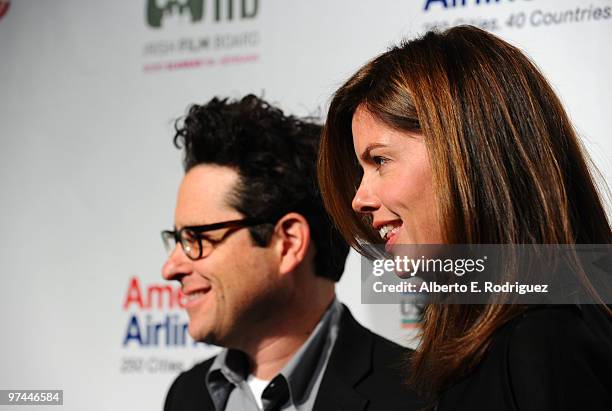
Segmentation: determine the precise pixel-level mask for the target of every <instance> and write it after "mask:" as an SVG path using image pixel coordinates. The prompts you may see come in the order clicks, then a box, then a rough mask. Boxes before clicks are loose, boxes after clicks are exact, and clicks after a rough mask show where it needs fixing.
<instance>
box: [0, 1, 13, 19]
mask: <svg viewBox="0 0 612 411" xmlns="http://www.w3.org/2000/svg"><path fill="white" fill-rule="evenodd" d="M10 6H11V2H10V1H2V0H0V20H2V18H3V17H4V16H5V15H6V13H8V9H9V7H10Z"/></svg>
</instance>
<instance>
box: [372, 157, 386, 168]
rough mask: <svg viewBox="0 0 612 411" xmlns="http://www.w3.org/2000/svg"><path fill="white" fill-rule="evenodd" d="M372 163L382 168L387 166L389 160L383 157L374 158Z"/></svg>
mask: <svg viewBox="0 0 612 411" xmlns="http://www.w3.org/2000/svg"><path fill="white" fill-rule="evenodd" d="M372 161H373V162H374V164H376V165H377V166H379V167H380V166H382V165H384V164H386V163H387V161H388V160H387V159H386V158H384V157H381V156H374V157H372Z"/></svg>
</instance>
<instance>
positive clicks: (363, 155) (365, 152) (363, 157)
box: [359, 143, 387, 161]
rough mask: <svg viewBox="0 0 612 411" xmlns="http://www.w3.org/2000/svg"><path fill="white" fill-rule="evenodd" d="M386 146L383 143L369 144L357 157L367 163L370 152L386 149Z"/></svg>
mask: <svg viewBox="0 0 612 411" xmlns="http://www.w3.org/2000/svg"><path fill="white" fill-rule="evenodd" d="M386 146H387V145H386V144H383V143H371V144H369V145H368V146H367V147H366V148H365V150H363V153H361V155H360V156H359V157H360V158H361V160H362V161H367V160H369V159H370V152H371V151H372V150H374V149H377V148H381V147H386Z"/></svg>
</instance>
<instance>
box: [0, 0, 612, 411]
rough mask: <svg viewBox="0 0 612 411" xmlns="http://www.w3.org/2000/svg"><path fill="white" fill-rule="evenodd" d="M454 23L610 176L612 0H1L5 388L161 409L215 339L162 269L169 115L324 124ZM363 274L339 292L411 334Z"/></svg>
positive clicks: (356, 307)
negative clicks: (210, 111) (540, 88)
mask: <svg viewBox="0 0 612 411" xmlns="http://www.w3.org/2000/svg"><path fill="white" fill-rule="evenodd" d="M458 24H472V25H476V26H479V27H482V28H485V29H487V30H490V31H491V32H493V33H495V34H497V35H499V36H501V37H503V38H504V39H506V40H508V41H510V42H511V43H513V44H515V45H517V46H518V47H520V48H521V49H523V50H524V51H525V52H526V53H527V54H528V55H529V56H531V57H532V58H533V60H534V61H535V62H536V63H537V64H538V66H539V67H540V68H541V69H542V70H543V72H544V73H545V75H546V76H547V77H548V79H549V80H550V81H551V83H552V84H553V85H554V87H555V89H556V90H557V91H558V93H559V95H560V97H561V98H562V100H563V102H564V104H565V106H566V108H567V110H568V112H569V113H570V116H571V118H572V120H573V121H574V124H575V126H576V128H577V130H578V132H579V133H580V135H581V136H582V138H583V139H584V141H585V143H586V146H587V147H588V149H589V151H590V153H591V155H592V156H593V158H594V160H595V164H596V165H597V167H598V168H599V170H600V171H601V174H602V179H604V180H607V181H612V158H611V157H612V156H611V155H610V153H611V152H612V143H611V139H610V125H609V122H610V118H612V105H611V104H610V96H611V95H612V78H611V73H612V57H611V53H610V41H611V40H612V1H610V0H590V1H588V0H497V1H495V0H490V1H486V0H480V1H478V0H377V1H365V0H363V1H357V0H335V1H326V0H307V1H306V0H132V1H128V2H126V1H119V0H116V1H109V0H105V1H102V0H89V1H83V0H56V1H38V0H13V1H0V137H1V138H0V168H1V174H0V179H1V186H0V187H1V188H2V193H1V196H2V197H1V198H2V200H1V202H0V211H1V212H0V226H1V227H2V229H1V233H2V237H1V239H0V241H1V243H0V244H1V247H0V270H1V274H2V280H0V281H1V284H2V286H1V287H0V316H2V342H1V344H2V345H1V349H0V369H1V370H2V371H1V372H0V389H57V390H60V389H61V390H64V398H63V403H64V405H63V409H68V410H79V411H82V410H154V409H161V407H162V403H163V399H164V397H165V393H166V390H167V388H168V386H169V384H170V382H171V381H172V380H173V378H174V377H175V376H176V375H177V374H178V373H179V372H180V371H181V370H184V369H186V368H188V367H191V365H193V364H194V363H196V362H199V361H201V360H203V359H205V358H207V357H209V356H210V355H212V354H213V353H214V352H216V350H217V348H215V347H212V346H206V345H203V344H195V343H194V342H193V340H192V339H191V338H190V337H189V335H188V333H187V332H186V324H187V316H186V315H185V313H184V312H183V311H182V309H181V299H180V296H179V292H178V285H177V284H169V283H166V282H165V281H164V280H163V279H162V278H161V275H160V269H161V266H162V264H163V261H164V257H165V253H164V251H163V247H162V243H161V240H160V236H159V232H160V230H162V229H165V228H169V227H171V226H172V223H173V220H172V218H173V207H174V201H175V195H176V190H177V187H178V184H179V181H180V179H181V176H182V170H181V164H180V153H179V151H178V150H176V149H175V148H174V147H173V145H172V143H171V140H172V136H173V133H172V130H173V128H172V125H173V120H174V119H175V118H177V117H179V116H181V115H182V114H184V112H185V110H186V108H187V107H188V106H189V105H190V104H191V103H196V102H200V103H201V102H204V101H207V100H209V99H210V98H211V97H213V96H215V95H218V96H229V97H236V98H237V97H240V96H242V95H243V94H246V93H255V94H258V95H262V96H263V97H264V98H266V99H267V100H269V101H271V102H273V103H276V104H277V105H278V106H280V107H281V108H283V109H284V110H285V111H286V112H289V113H293V114H297V115H315V116H320V117H323V116H324V114H325V110H326V108H327V104H328V102H329V100H330V96H331V94H332V93H333V91H334V90H335V89H336V88H337V87H338V86H339V85H340V84H341V83H342V82H343V81H344V80H346V79H347V78H348V76H349V75H350V74H351V73H352V72H353V71H354V70H356V69H357V68H358V67H359V66H361V65H362V64H363V63H364V62H366V61H367V60H369V59H370V58H372V57H374V56H375V55H377V54H379V53H381V52H383V51H385V50H386V49H387V47H388V46H390V45H392V44H394V43H397V42H398V41H399V40H401V39H402V38H405V37H413V36H416V35H418V34H420V33H423V32H424V31H426V30H428V29H430V28H433V27H439V28H445V27H451V26H453V25H458ZM359 273H360V261H359V258H358V257H357V256H356V255H354V254H351V256H350V259H349V262H348V264H347V269H346V272H345V274H344V276H343V278H342V281H341V282H340V283H339V285H338V295H339V298H340V299H341V300H342V301H344V302H346V303H347V304H348V305H349V307H350V308H351V309H352V311H353V313H354V314H355V315H356V317H357V318H358V319H359V320H360V321H361V322H363V323H364V324H366V325H368V326H369V327H370V328H372V329H373V330H375V331H377V332H379V333H381V334H383V335H385V336H387V337H388V338H391V339H393V340H395V341H397V342H399V343H402V344H405V345H412V346H414V344H416V341H415V340H414V339H411V337H413V336H414V335H415V330H416V328H415V327H416V323H417V319H418V313H417V312H416V310H415V309H414V307H412V306H410V305H407V304H400V305H397V304H393V305H365V304H361V302H360V281H359ZM245 280H248V274H245ZM45 409H46V408H45Z"/></svg>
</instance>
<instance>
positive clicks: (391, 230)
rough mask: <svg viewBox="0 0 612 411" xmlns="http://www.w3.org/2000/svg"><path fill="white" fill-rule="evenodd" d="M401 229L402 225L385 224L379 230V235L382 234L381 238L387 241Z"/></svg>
mask: <svg viewBox="0 0 612 411" xmlns="http://www.w3.org/2000/svg"><path fill="white" fill-rule="evenodd" d="M400 227H401V224H399V225H397V224H385V225H384V226H382V227H381V228H380V229H379V230H378V233H379V234H380V237H381V238H382V239H383V240H385V241H386V240H387V239H388V238H389V236H390V235H391V234H395V233H396V232H398V231H399V229H400Z"/></svg>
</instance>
